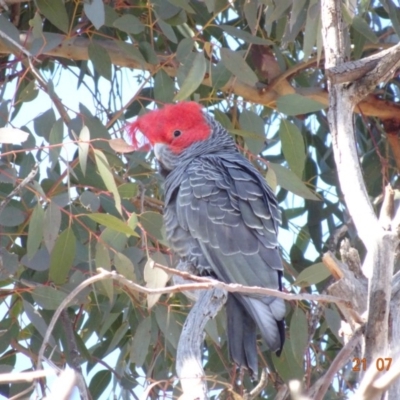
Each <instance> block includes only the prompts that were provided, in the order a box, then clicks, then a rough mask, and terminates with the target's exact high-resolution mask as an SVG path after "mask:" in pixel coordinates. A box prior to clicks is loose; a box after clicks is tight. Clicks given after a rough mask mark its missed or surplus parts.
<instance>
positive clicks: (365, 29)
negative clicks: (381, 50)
mask: <svg viewBox="0 0 400 400" xmlns="http://www.w3.org/2000/svg"><path fill="white" fill-rule="evenodd" d="M351 25H352V27H353V28H354V29H356V30H357V31H358V32H360V33H361V35H363V36H364V37H365V38H366V39H367V40H369V41H370V42H372V43H378V41H379V39H378V37H377V36H376V35H375V32H374V31H373V30H372V29H371V28H370V26H369V25H368V23H367V21H365V19H364V18H361V17H360V16H358V15H355V16H354V18H353V22H352V24H351Z"/></svg>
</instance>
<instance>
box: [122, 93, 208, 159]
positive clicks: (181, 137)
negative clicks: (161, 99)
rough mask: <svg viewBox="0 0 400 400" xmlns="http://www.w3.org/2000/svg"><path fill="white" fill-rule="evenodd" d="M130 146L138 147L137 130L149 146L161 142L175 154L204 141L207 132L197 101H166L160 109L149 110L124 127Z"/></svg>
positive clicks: (206, 125) (205, 122)
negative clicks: (169, 102) (173, 102)
mask: <svg viewBox="0 0 400 400" xmlns="http://www.w3.org/2000/svg"><path fill="white" fill-rule="evenodd" d="M127 130H128V134H129V136H130V138H131V140H132V143H133V145H134V146H136V147H139V140H138V136H137V134H138V132H140V133H142V134H143V135H144V136H145V137H146V138H147V139H148V141H149V142H150V143H151V145H152V146H154V145H155V144H158V143H160V144H165V145H167V146H168V147H169V148H170V149H171V151H172V152H174V153H176V154H179V153H180V152H181V151H183V150H185V149H186V148H187V147H189V146H190V145H191V144H193V143H195V142H199V141H201V140H206V139H207V138H208V137H209V136H210V133H211V128H210V126H209V125H208V124H207V121H206V119H205V117H204V114H203V111H202V107H201V105H200V104H198V103H195V102H193V101H186V102H181V103H177V104H168V105H166V106H165V107H164V108H161V109H160V110H155V111H151V112H149V113H148V114H145V115H143V116H141V117H139V118H138V119H137V120H136V121H134V122H132V123H131V124H129V125H128V126H127Z"/></svg>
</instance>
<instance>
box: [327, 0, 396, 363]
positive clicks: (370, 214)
mask: <svg viewBox="0 0 400 400" xmlns="http://www.w3.org/2000/svg"><path fill="white" fill-rule="evenodd" d="M321 6H322V8H323V12H322V13H321V16H322V27H323V28H322V34H323V39H324V48H325V67H326V69H332V68H340V66H343V64H344V61H345V45H344V43H345V38H344V34H343V20H342V9H341V7H342V2H341V1H340V0H322V3H321ZM387 54H390V58H389V60H388V59H386V61H387V62H390V65H387V66H382V64H381V63H380V62H379V61H378V63H377V64H376V65H374V67H373V69H371V70H370V71H369V72H367V73H366V74H365V75H364V77H363V78H360V79H359V80H358V81H356V82H353V83H352V84H349V85H347V84H342V83H341V84H334V83H333V82H331V81H329V82H328V88H329V102H330V108H329V111H328V121H329V126H330V129H331V133H332V142H333V150H334V156H335V161H336V166H337V170H338V175H339V181H340V186H341V189H342V192H343V194H344V198H345V201H346V205H347V208H348V209H349V212H350V215H351V216H352V218H353V221H354V224H355V226H356V228H357V232H358V235H359V237H360V238H361V240H362V241H363V243H364V245H365V247H366V248H367V249H368V256H367V260H366V262H365V263H364V266H363V272H364V275H365V276H366V277H367V278H369V286H368V320H367V326H366V334H365V354H364V356H365V358H366V361H367V365H371V364H372V361H373V360H374V359H375V358H377V357H385V356H386V355H387V353H388V318H389V305H390V297H391V279H392V275H393V264H394V252H395V248H396V247H397V244H398V238H397V236H396V235H395V234H393V233H391V232H385V231H383V229H382V228H381V226H380V224H379V222H378V218H377V217H376V215H375V212H374V210H373V207H372V204H371V202H370V201H369V197H368V193H367V190H366V187H365V184H364V179H363V176H362V173H361V168H360V164H359V159H358V153H357V147H356V141H355V135H354V129H353V110H354V109H355V107H356V105H357V103H358V102H359V101H360V99H361V98H362V97H363V96H366V95H367V94H368V93H369V92H370V91H371V90H373V89H374V88H375V85H376V84H377V83H378V82H380V81H382V80H387V79H388V78H389V76H390V75H391V74H393V73H394V72H395V70H394V69H395V68H396V66H397V65H398V60H397V61H396V60H395V58H396V57H398V50H397V49H395V50H394V51H393V52H390V50H389V51H387ZM388 57H389V56H388ZM353 72H354V71H353ZM361 72H362V71H361ZM364 72H365V71H364ZM379 73H380V74H381V75H380V76H379Z"/></svg>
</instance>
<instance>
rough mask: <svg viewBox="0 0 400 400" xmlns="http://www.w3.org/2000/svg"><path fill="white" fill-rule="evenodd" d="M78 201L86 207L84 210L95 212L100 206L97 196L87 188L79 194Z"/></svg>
mask: <svg viewBox="0 0 400 400" xmlns="http://www.w3.org/2000/svg"><path fill="white" fill-rule="evenodd" d="M79 201H80V202H81V204H82V205H83V207H85V208H86V210H88V211H91V212H96V211H97V210H98V209H99V208H100V199H99V196H97V195H95V194H94V193H92V192H90V191H89V190H86V191H84V192H83V193H82V194H81V195H80V196H79Z"/></svg>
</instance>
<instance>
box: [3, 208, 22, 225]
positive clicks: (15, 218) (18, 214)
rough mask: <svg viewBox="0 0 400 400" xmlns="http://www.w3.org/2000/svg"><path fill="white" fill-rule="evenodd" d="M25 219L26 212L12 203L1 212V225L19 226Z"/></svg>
mask: <svg viewBox="0 0 400 400" xmlns="http://www.w3.org/2000/svg"><path fill="white" fill-rule="evenodd" d="M24 221H25V214H24V212H23V211H22V210H20V209H19V208H17V207H14V206H12V205H8V206H7V207H6V208H4V209H3V211H2V212H1V213H0V225H3V226H18V225H20V224H22V223H23V222H24Z"/></svg>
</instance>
